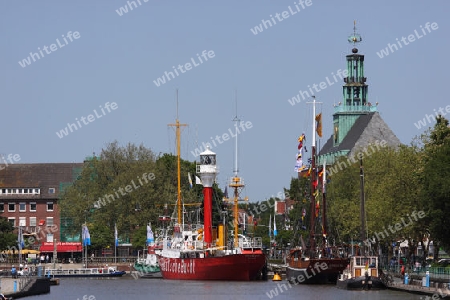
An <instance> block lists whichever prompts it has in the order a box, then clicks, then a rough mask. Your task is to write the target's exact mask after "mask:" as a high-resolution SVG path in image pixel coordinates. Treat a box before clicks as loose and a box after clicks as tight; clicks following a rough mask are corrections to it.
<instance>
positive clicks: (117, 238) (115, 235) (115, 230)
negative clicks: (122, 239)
mask: <svg viewBox="0 0 450 300" xmlns="http://www.w3.org/2000/svg"><path fill="white" fill-rule="evenodd" d="M114 243H115V245H116V247H118V246H119V237H118V236H117V225H116V224H115V223H114Z"/></svg>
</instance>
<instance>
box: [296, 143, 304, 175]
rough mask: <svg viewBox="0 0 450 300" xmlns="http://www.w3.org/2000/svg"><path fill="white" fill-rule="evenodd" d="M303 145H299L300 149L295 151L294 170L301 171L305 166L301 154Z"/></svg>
mask: <svg viewBox="0 0 450 300" xmlns="http://www.w3.org/2000/svg"><path fill="white" fill-rule="evenodd" d="M304 150H306V149H305V147H301V149H300V151H298V153H297V158H296V159H297V160H296V163H295V166H294V172H301V171H302V170H303V169H305V168H306V166H305V165H304V164H303V154H304Z"/></svg>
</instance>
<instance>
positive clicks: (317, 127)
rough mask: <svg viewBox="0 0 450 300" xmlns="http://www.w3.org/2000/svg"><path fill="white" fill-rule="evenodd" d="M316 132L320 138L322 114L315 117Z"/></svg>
mask: <svg viewBox="0 0 450 300" xmlns="http://www.w3.org/2000/svg"><path fill="white" fill-rule="evenodd" d="M316 132H317V134H318V135H319V137H322V113H320V114H318V115H317V116H316Z"/></svg>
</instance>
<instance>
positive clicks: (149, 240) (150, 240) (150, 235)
mask: <svg viewBox="0 0 450 300" xmlns="http://www.w3.org/2000/svg"><path fill="white" fill-rule="evenodd" d="M154 241H155V239H154V237H153V231H152V226H151V224H148V225H147V245H150V244H151V243H153V242H154Z"/></svg>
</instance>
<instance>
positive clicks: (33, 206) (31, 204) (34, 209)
mask: <svg viewBox="0 0 450 300" xmlns="http://www.w3.org/2000/svg"><path fill="white" fill-rule="evenodd" d="M30 211H36V202H30Z"/></svg>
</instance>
